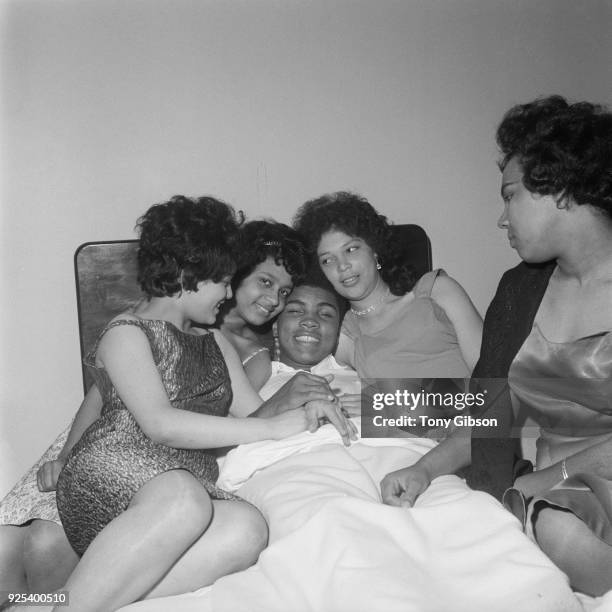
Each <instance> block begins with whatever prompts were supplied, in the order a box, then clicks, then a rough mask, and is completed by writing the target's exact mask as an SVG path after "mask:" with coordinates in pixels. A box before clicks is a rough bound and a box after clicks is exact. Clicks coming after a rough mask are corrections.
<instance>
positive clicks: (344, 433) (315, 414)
mask: <svg viewBox="0 0 612 612" xmlns="http://www.w3.org/2000/svg"><path fill="white" fill-rule="evenodd" d="M306 417H307V419H308V431H310V432H314V431H316V430H317V429H318V428H319V427H320V426H321V425H322V424H325V423H326V422H330V423H331V424H332V425H333V426H334V427H335V428H336V429H337V430H338V433H339V434H340V437H341V438H342V441H343V442H344V445H345V446H349V445H350V443H351V440H357V427H356V426H355V423H353V422H352V421H351V420H350V419H349V418H347V417H346V416H345V415H344V413H343V412H342V408H341V406H340V403H339V402H338V401H335V402H329V401H321V400H315V401H311V402H308V403H307V404H306Z"/></svg>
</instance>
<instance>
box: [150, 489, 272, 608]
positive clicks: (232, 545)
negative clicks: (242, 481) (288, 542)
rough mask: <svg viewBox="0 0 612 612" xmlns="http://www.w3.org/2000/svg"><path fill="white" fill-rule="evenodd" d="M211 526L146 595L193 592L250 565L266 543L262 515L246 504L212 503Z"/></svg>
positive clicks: (264, 522) (266, 536)
mask: <svg viewBox="0 0 612 612" xmlns="http://www.w3.org/2000/svg"><path fill="white" fill-rule="evenodd" d="M213 508H214V510H213V518H212V522H211V524H210V527H209V528H208V529H207V530H206V532H205V533H204V534H203V535H202V536H201V537H200V539H199V540H198V541H197V542H196V543H195V544H194V545H193V546H192V547H191V548H190V549H189V550H188V551H187V552H186V553H185V554H184V555H183V556H182V557H181V558H180V559H179V560H178V561H177V562H176V564H175V565H174V566H173V567H172V569H171V570H170V571H169V572H168V573H167V574H166V576H164V578H162V580H161V581H160V582H159V583H158V584H157V585H156V586H155V587H154V588H153V589H152V590H151V591H150V592H149V593H148V594H147V599H148V598H151V597H165V596H168V595H177V594H178V593H186V592H187V591H194V590H196V589H199V588H201V587H203V586H206V585H209V584H212V583H213V582H214V581H215V580H216V579H217V578H220V577H221V576H225V575H227V574H231V573H233V572H239V571H241V570H243V569H246V568H247V567H250V566H251V565H253V564H254V563H255V562H256V561H257V558H258V557H259V553H260V552H261V551H262V550H263V549H264V548H265V547H266V544H267V543H268V526H267V524H266V521H265V520H264V518H263V516H262V515H261V513H260V512H259V510H257V508H255V507H254V506H251V505H250V504H248V503H247V502H239V501H223V500H215V501H213Z"/></svg>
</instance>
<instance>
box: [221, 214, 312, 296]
mask: <svg viewBox="0 0 612 612" xmlns="http://www.w3.org/2000/svg"><path fill="white" fill-rule="evenodd" d="M235 256H236V267H237V269H236V273H235V274H234V278H233V279H232V289H233V290H234V292H236V290H237V289H238V287H240V284H241V283H242V281H243V280H244V279H245V278H246V277H247V276H249V275H250V274H251V273H252V272H253V270H255V268H256V267H257V266H258V265H259V264H260V263H262V262H264V261H265V260H266V259H267V258H268V257H272V258H273V259H274V262H275V263H276V264H277V265H279V266H284V267H285V269H286V270H287V273H288V274H289V276H291V280H292V282H293V284H294V285H295V283H297V282H299V280H300V279H301V278H302V276H304V273H305V271H306V246H305V244H304V240H303V239H302V237H301V236H300V235H299V234H298V233H297V232H296V231H295V230H294V229H293V228H291V227H289V226H288V225H285V224H284V223H278V222H276V221H272V220H261V221H249V222H247V223H245V224H244V225H243V226H242V227H241V228H240V232H239V234H238V241H237V244H236V253H235Z"/></svg>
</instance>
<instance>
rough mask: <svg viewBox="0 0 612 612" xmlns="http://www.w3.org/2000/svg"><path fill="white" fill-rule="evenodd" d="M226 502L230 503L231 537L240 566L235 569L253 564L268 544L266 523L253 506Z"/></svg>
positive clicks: (244, 503) (245, 503)
mask: <svg viewBox="0 0 612 612" xmlns="http://www.w3.org/2000/svg"><path fill="white" fill-rule="evenodd" d="M228 503H230V504H231V505H232V525H233V526H234V527H233V530H232V539H233V542H234V545H235V549H236V550H237V552H238V555H237V557H238V559H239V561H238V565H239V566H240V567H237V568H236V569H244V568H247V567H249V566H251V565H253V563H255V562H256V561H257V559H258V558H259V554H260V553H261V551H262V550H264V548H265V547H266V546H267V545H268V524H267V523H266V520H265V519H264V517H263V515H262V514H261V512H260V511H259V510H258V509H257V508H255V506H252V505H251V504H249V503H247V502H228Z"/></svg>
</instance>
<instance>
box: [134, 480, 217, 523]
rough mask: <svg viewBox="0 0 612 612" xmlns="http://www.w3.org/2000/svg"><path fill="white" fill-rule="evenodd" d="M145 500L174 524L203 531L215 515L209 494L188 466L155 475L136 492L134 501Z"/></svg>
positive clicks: (160, 517) (157, 514) (163, 519)
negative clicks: (187, 469) (189, 470)
mask: <svg viewBox="0 0 612 612" xmlns="http://www.w3.org/2000/svg"><path fill="white" fill-rule="evenodd" d="M144 501H148V502H149V503H151V504H152V505H153V506H154V507H155V509H156V516H157V518H158V519H159V520H160V521H162V522H168V523H171V524H172V525H173V526H174V527H175V528H177V527H178V528H180V527H184V528H186V529H194V530H195V531H199V532H203V531H204V530H206V528H207V527H208V525H209V524H210V521H211V518H212V512H213V509H212V501H211V499H210V496H209V495H208V493H207V491H206V489H205V488H204V487H203V486H202V485H201V484H200V482H199V481H198V480H197V479H196V478H195V476H193V475H192V474H191V473H190V472H187V471H186V470H172V471H170V472H165V473H164V474H160V475H159V476H156V477H155V478H153V479H152V480H151V481H149V482H148V483H147V484H146V485H144V486H143V487H142V489H141V490H140V491H139V492H138V493H137V494H136V495H135V496H134V500H133V504H134V505H136V504H140V503H143V502H144Z"/></svg>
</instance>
